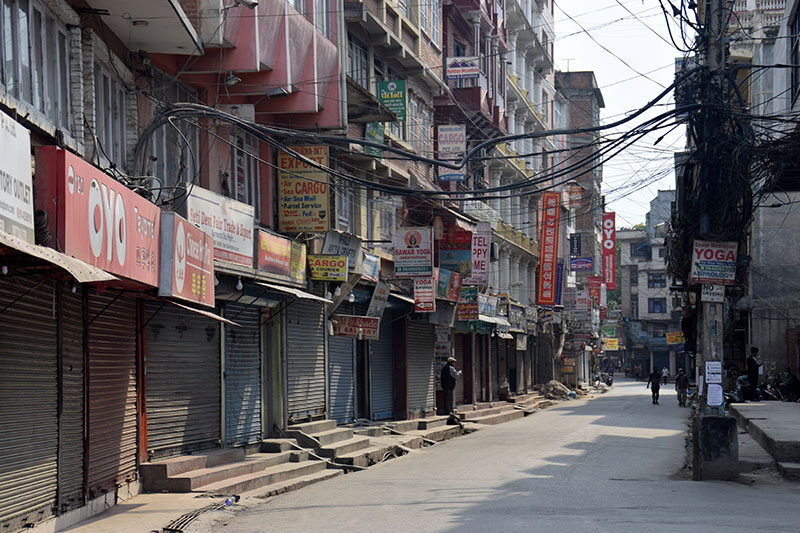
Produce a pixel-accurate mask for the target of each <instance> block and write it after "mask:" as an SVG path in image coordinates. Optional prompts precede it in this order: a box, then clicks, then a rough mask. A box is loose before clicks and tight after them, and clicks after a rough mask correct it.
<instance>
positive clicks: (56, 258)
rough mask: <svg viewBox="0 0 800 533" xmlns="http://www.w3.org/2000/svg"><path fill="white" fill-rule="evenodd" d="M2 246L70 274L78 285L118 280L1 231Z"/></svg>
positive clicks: (99, 270)
mask: <svg viewBox="0 0 800 533" xmlns="http://www.w3.org/2000/svg"><path fill="white" fill-rule="evenodd" d="M0 245H2V246H6V247H8V248H12V249H14V250H16V251H18V252H21V253H23V254H26V255H29V256H31V257H35V258H37V259H41V260H42V261H46V262H48V263H50V264H52V265H55V266H57V267H61V268H62V269H64V270H66V271H67V272H69V274H70V275H71V276H72V277H73V278H75V281H77V282H78V283H96V282H98V281H114V280H116V279H117V278H116V277H115V276H113V275H111V274H109V273H108V272H106V271H105V270H102V269H100V268H97V267H95V266H92V265H90V264H89V263H84V262H83V261H81V260H80V259H75V258H74V257H70V256H68V255H67V254H62V253H61V252H57V251H56V250H53V249H52V248H48V247H47V246H39V245H36V244H31V243H29V242H27V241H23V240H22V239H18V238H17V237H14V236H13V235H9V234H8V233H5V232H4V231H0Z"/></svg>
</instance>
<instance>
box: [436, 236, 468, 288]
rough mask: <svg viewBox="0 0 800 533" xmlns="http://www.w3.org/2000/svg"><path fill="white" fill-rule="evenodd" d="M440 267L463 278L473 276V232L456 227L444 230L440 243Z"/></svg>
mask: <svg viewBox="0 0 800 533" xmlns="http://www.w3.org/2000/svg"><path fill="white" fill-rule="evenodd" d="M439 267H440V268H443V269H446V270H449V271H451V272H458V273H459V274H461V275H462V276H470V275H472V232H471V231H468V230H465V229H461V228H459V227H457V226H455V225H451V226H446V227H445V228H444V238H443V239H442V240H441V241H440V242H439Z"/></svg>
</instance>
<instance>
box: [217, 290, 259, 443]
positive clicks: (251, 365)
mask: <svg viewBox="0 0 800 533" xmlns="http://www.w3.org/2000/svg"><path fill="white" fill-rule="evenodd" d="M225 316H226V317H228V318H230V319H231V320H233V321H234V322H236V323H238V324H240V325H241V327H236V326H230V325H227V324H226V325H225V445H226V446H237V445H240V444H249V443H251V442H257V441H259V440H261V334H260V332H261V322H260V320H261V315H260V312H259V308H258V307H254V306H244V305H242V304H237V303H228V304H226V305H225Z"/></svg>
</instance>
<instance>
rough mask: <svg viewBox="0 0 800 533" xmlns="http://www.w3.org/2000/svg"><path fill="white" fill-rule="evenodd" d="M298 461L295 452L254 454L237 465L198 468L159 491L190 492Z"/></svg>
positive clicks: (164, 485)
mask: <svg viewBox="0 0 800 533" xmlns="http://www.w3.org/2000/svg"><path fill="white" fill-rule="evenodd" d="M298 459H299V458H298V457H297V455H296V454H295V452H280V453H254V454H252V455H248V456H247V457H245V458H244V459H243V460H241V461H239V462H237V463H230V464H225V465H219V466H214V467H211V468H199V469H197V470H192V471H191V472H186V473H183V474H180V475H178V476H173V477H170V478H168V479H166V480H164V481H163V482H162V486H161V487H160V489H159V490H161V491H164V490H166V491H169V492H192V491H194V490H197V489H199V487H203V486H205V485H209V484H211V483H216V482H220V481H224V480H226V479H231V478H236V477H239V476H243V475H246V474H252V473H254V472H260V471H263V470H266V469H267V468H270V467H273V466H277V465H280V464H285V463H290V462H294V463H297V462H298Z"/></svg>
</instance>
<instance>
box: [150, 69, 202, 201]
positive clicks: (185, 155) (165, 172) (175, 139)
mask: <svg viewBox="0 0 800 533" xmlns="http://www.w3.org/2000/svg"><path fill="white" fill-rule="evenodd" d="M154 80H155V85H156V86H158V87H164V89H163V91H161V94H158V92H157V91H156V92H154V94H153V96H154V97H155V98H158V99H161V100H163V104H164V105H166V104H174V103H176V102H196V101H197V94H196V93H195V91H194V90H193V89H190V88H189V87H186V86H185V85H182V84H180V83H176V82H175V81H174V80H172V79H171V78H170V77H169V76H167V75H164V74H162V73H160V72H155V73H154ZM152 110H153V114H155V113H157V112H158V110H159V106H158V105H153V106H152ZM150 155H151V165H150V168H149V169H148V173H149V174H150V175H152V176H155V177H156V178H157V179H158V181H156V182H155V183H154V184H153V187H154V188H159V187H164V188H165V189H164V190H162V191H161V195H162V198H169V197H170V196H173V195H172V192H171V191H175V190H176V189H167V188H168V187H175V186H176V185H178V184H180V183H187V182H189V183H191V182H195V183H196V178H197V176H196V174H197V168H196V165H197V164H198V163H199V159H200V153H199V145H198V139H197V128H196V127H194V126H193V125H192V124H190V123H189V122H187V121H184V120H181V121H177V122H175V123H174V126H173V124H172V123H170V124H167V125H165V126H162V127H161V128H159V129H157V130H156V131H155V133H154V134H153V137H152V138H151V141H150ZM178 194H179V195H180V194H183V193H178Z"/></svg>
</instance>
